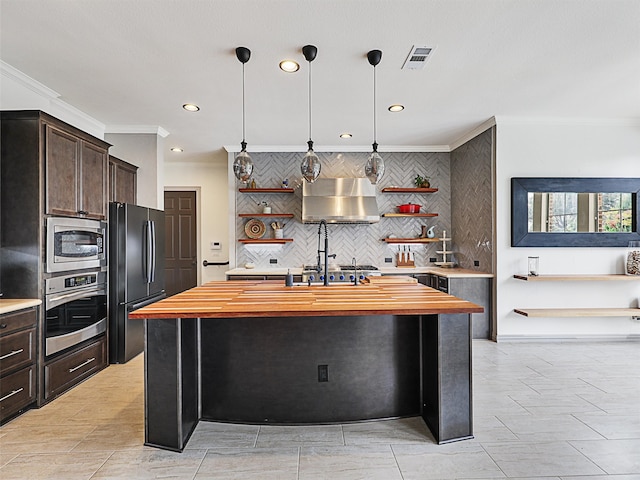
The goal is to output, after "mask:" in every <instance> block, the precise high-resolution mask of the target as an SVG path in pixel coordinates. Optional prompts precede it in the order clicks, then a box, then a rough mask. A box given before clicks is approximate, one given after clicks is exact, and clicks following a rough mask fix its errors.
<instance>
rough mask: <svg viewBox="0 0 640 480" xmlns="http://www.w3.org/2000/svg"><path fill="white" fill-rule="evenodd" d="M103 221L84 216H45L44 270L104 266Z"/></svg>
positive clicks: (53, 271)
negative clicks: (45, 255)
mask: <svg viewBox="0 0 640 480" xmlns="http://www.w3.org/2000/svg"><path fill="white" fill-rule="evenodd" d="M105 232H106V224H105V223H104V222H100V221H99V220H89V219H86V218H66V217H48V218H47V245H46V254H47V258H46V262H45V270H46V272H47V273H59V272H69V271H72V270H82V269H86V268H99V267H103V266H106V264H107V260H106V250H105V246H106V245H105V240H106V236H105Z"/></svg>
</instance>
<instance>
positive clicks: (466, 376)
mask: <svg viewBox="0 0 640 480" xmlns="http://www.w3.org/2000/svg"><path fill="white" fill-rule="evenodd" d="M420 330H421V332H420V335H421V363H422V364H421V369H422V399H421V400H422V418H423V419H424V421H425V422H426V424H427V426H428V427H429V429H430V430H431V433H433V435H434V437H435V439H436V441H437V442H438V443H448V442H455V441H458V440H465V439H469V438H473V400H472V383H471V380H472V371H471V315H470V314H446V315H444V314H441V315H424V316H422V317H421V319H420Z"/></svg>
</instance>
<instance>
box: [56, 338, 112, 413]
mask: <svg viewBox="0 0 640 480" xmlns="http://www.w3.org/2000/svg"><path fill="white" fill-rule="evenodd" d="M106 347H107V339H106V337H105V336H103V337H100V338H98V339H97V340H96V341H95V342H93V343H91V344H89V345H87V346H86V347H84V348H82V349H80V350H77V351H75V352H72V353H69V354H68V355H64V356H62V357H60V358H57V359H56V360H54V361H53V362H49V363H48V364H47V365H45V367H44V383H45V392H44V397H45V399H47V400H51V399H52V398H53V397H55V396H57V395H59V394H60V393H62V392H64V391H66V390H68V389H69V388H71V387H73V386H74V385H76V384H77V383H80V382H81V381H82V380H84V379H85V378H87V377H89V376H91V375H93V374H94V373H96V372H98V371H99V370H102V369H103V368H105V367H106V366H107V348H106Z"/></svg>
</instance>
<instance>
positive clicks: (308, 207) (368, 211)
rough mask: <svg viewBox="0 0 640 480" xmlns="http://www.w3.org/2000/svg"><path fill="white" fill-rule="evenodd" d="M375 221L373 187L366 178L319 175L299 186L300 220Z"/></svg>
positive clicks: (335, 221) (315, 221)
mask: <svg viewBox="0 0 640 480" xmlns="http://www.w3.org/2000/svg"><path fill="white" fill-rule="evenodd" d="M323 219H324V220H326V221H327V223H376V222H379V221H380V214H379V212H378V204H377V202H376V187H375V185H372V184H371V182H370V181H369V180H368V179H367V178H319V179H317V180H316V181H315V182H313V183H307V182H305V183H304V184H303V187H302V222H303V223H318V222H319V221H320V220H323Z"/></svg>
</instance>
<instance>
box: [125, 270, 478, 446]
mask: <svg viewBox="0 0 640 480" xmlns="http://www.w3.org/2000/svg"><path fill="white" fill-rule="evenodd" d="M478 312H482V307H480V306H478V305H476V304H473V303H471V302H467V301H464V300H460V299H458V298H456V297H453V296H451V295H447V294H445V293H443V292H439V291H437V290H435V289H432V288H429V287H426V286H423V285H420V284H418V283H416V282H415V280H414V279H411V278H408V277H405V278H393V279H389V278H387V279H386V280H385V279H384V277H374V278H372V279H371V281H370V282H365V283H363V284H360V285H357V286H356V285H352V284H335V285H329V286H322V285H313V286H308V285H306V284H304V285H295V286H292V287H286V286H285V285H284V284H283V282H281V281H237V282H235V281H227V282H210V283H208V284H205V285H203V286H201V287H196V288H193V289H191V290H187V291H185V292H182V293H180V294H178V295H175V296H173V297H170V298H167V299H164V300H162V301H159V302H156V303H154V304H152V305H149V306H146V307H143V308H141V309H139V310H136V311H134V312H132V313H131V314H130V318H138V319H146V320H145V333H146V335H145V419H146V421H145V424H146V427H145V444H146V445H150V446H155V447H160V448H165V449H169V450H176V451H182V450H183V449H184V448H185V446H186V443H187V441H188V439H189V436H190V435H191V433H192V431H193V429H194V428H195V426H196V425H197V423H198V421H200V420H209V421H226V422H239V423H252V424H260V423H266V424H318V423H346V422H351V421H361V420H371V419H379V418H393V417H402V416H415V415H421V416H422V418H423V419H424V420H425V422H426V424H427V426H428V427H429V428H430V430H431V432H432V433H433V435H434V437H435V438H436V440H437V441H438V442H439V443H446V442H450V441H456V440H463V439H466V438H471V437H472V435H473V431H472V399H471V327H470V314H471V313H478ZM460 314H467V315H460Z"/></svg>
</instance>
